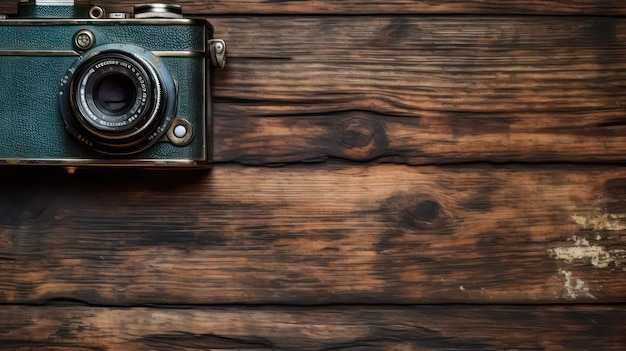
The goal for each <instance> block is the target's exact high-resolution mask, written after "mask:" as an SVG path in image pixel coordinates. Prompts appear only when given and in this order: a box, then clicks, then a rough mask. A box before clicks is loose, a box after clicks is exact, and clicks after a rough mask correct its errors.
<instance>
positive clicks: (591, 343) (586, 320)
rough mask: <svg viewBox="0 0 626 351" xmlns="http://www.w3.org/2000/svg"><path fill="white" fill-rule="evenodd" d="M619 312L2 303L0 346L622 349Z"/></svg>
mask: <svg viewBox="0 0 626 351" xmlns="http://www.w3.org/2000/svg"><path fill="white" fill-rule="evenodd" d="M624 318H626V312H625V310H624V308H623V306H575V307H574V306H571V307H567V308H563V307H512V306H482V307H470V306H465V307H462V306H461V307H459V306H438V307H435V306H419V307H409V306H407V307H365V308H355V307H345V306H335V307H333V308H277V307H272V308H254V307H246V308H234V307H230V308H227V307H224V308H193V309H155V308H131V309H116V308H93V307H73V306H64V307H26V306H11V307H8V308H5V309H2V310H0V335H3V336H5V337H4V340H3V341H2V342H0V349H5V350H6V349H10V350H39V349H45V350H49V349H50V347H53V348H55V349H69V348H71V349H72V350H74V349H78V350H167V351H172V350H175V351H182V350H231V349H237V350H340V351H347V350H350V351H352V350H388V351H392V350H394V351H398V350H406V351H408V350H450V351H452V350H467V351H469V350H474V351H477V350H480V351H489V350H494V351H495V350H498V351H502V350H528V351H530V350H544V351H551V350H554V351H556V350H567V351H572V350H623V346H624V345H625V343H626V325H625V324H624V323H623V320H624ZM33 321H37V323H33ZM43 345H46V347H48V348H44V347H43Z"/></svg>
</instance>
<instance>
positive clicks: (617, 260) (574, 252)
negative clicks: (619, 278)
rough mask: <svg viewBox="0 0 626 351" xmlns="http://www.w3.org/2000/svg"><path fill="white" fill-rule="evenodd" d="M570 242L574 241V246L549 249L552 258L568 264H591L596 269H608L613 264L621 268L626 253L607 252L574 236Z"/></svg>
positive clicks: (622, 251)
mask: <svg viewBox="0 0 626 351" xmlns="http://www.w3.org/2000/svg"><path fill="white" fill-rule="evenodd" d="M568 241H573V243H574V245H573V246H565V247H556V248H553V249H549V251H550V253H551V254H552V256H553V257H554V258H556V259H557V260H559V261H564V262H567V263H576V262H580V263H584V264H588V263H591V265H592V266H593V267H594V268H607V267H609V264H611V263H613V264H614V265H615V266H617V267H619V266H620V265H621V264H622V260H623V256H624V255H623V254H624V253H625V251H626V250H620V249H614V250H607V249H606V248H605V247H603V246H600V245H596V244H592V243H590V242H589V240H587V239H585V238H580V237H577V236H573V237H572V238H571V239H569V240H568Z"/></svg>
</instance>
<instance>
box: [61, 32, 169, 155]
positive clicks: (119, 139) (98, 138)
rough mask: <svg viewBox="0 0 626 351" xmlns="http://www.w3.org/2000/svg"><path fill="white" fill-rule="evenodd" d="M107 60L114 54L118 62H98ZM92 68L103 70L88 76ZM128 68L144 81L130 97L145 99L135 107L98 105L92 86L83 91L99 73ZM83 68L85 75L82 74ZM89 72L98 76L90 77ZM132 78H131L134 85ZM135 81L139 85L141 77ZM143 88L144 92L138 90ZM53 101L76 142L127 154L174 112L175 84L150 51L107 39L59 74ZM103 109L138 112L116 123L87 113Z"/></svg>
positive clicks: (146, 142)
mask: <svg viewBox="0 0 626 351" xmlns="http://www.w3.org/2000/svg"><path fill="white" fill-rule="evenodd" d="M107 60H109V61H111V60H117V61H119V63H120V64H114V65H111V64H103V62H106V61H107ZM122 62H123V64H122ZM99 64H100V65H101V66H100V67H97V68H96V67H95V66H96V65H99ZM102 66H114V67H118V69H117V70H113V73H111V72H106V69H102ZM119 67H125V69H119ZM133 68H134V69H135V72H133ZM139 68H141V70H142V72H141V73H137V72H139ZM96 71H99V72H105V73H102V74H100V75H99V76H98V75H96V76H94V73H95V72H96ZM89 72H91V73H89ZM129 72H132V73H133V74H139V77H143V82H144V84H145V85H146V89H147V90H144V88H141V89H139V90H137V91H138V93H137V95H136V96H135V97H134V98H136V99H142V100H143V99H145V104H144V102H143V101H142V104H140V105H141V109H140V111H139V110H137V107H138V105H137V104H136V103H134V104H132V106H131V105H129V106H126V107H124V108H111V109H107V108H103V106H102V104H100V106H99V105H98V102H97V96H96V97H94V95H93V93H94V91H93V90H92V91H91V93H92V95H91V96H88V95H87V94H86V90H88V89H93V88H94V87H95V86H97V84H99V82H101V81H102V79H107V74H114V75H121V76H125V77H128V74H130V73H129ZM88 74H91V76H89V77H87V75H88ZM90 77H93V78H98V79H95V80H91V79H90ZM135 77H137V76H135ZM129 79H130V78H129ZM137 81H139V79H138V80H137ZM137 81H134V83H133V86H134V87H135V88H136V85H135V83H137ZM87 83H89V87H88V85H87ZM138 85H139V86H141V83H138ZM144 91H148V92H150V93H149V94H145V96H144ZM95 93H96V94H97V92H95ZM133 101H135V100H133ZM135 102H136V101H135ZM59 107H60V110H61V115H62V116H63V120H64V122H65V126H66V129H67V131H68V132H69V133H70V134H71V135H73V136H74V137H75V139H76V140H77V141H78V142H79V143H81V144H84V145H86V146H87V147H88V148H90V149H92V150H94V151H98V152H100V153H104V154H109V155H130V154H135V153H138V152H140V151H143V150H145V149H147V148H149V147H150V146H152V145H154V144H155V143H156V142H158V141H159V140H160V139H161V138H163V136H164V135H165V134H166V133H167V131H168V130H169V126H170V124H171V123H172V120H173V119H174V116H175V115H176V87H175V83H174V80H173V78H172V76H171V75H170V73H169V72H168V71H167V69H166V68H165V67H164V66H163V64H162V62H161V61H160V59H159V58H158V57H156V56H155V55H154V54H152V53H150V52H149V51H147V50H145V49H143V48H140V47H137V46H134V45H129V44H108V45H103V46H100V47H96V48H94V49H92V50H91V51H88V52H86V53H84V54H83V55H82V56H80V57H79V58H78V59H77V60H76V61H75V62H74V64H73V65H72V66H71V67H70V68H69V69H68V71H67V73H66V75H65V76H64V77H63V78H62V79H61V86H60V90H59ZM105 107H106V106H105ZM109 107H111V106H109ZM103 110H104V112H107V111H108V112H117V113H119V114H120V116H121V115H124V114H126V113H128V112H133V113H139V114H140V116H138V117H137V118H134V119H133V120H132V121H130V123H127V124H124V125H123V126H121V127H120V126H115V125H112V126H107V125H103V124H98V122H97V120H98V117H97V116H96V118H95V119H94V118H93V116H89V112H90V111H91V113H93V112H94V111H96V113H101V112H103ZM94 115H95V114H94ZM120 116H118V117H120ZM100 117H102V116H100ZM108 117H111V116H108ZM120 118H122V119H123V118H124V117H120ZM105 124H106V123H105Z"/></svg>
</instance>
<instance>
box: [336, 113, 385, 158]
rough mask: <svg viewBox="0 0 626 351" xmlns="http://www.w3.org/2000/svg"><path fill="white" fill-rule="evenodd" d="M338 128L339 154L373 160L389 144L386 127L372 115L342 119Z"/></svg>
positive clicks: (345, 156)
mask: <svg viewBox="0 0 626 351" xmlns="http://www.w3.org/2000/svg"><path fill="white" fill-rule="evenodd" d="M336 129H337V144H338V145H337V146H338V147H339V148H340V150H339V151H340V152H339V153H338V154H339V155H341V156H342V157H344V158H347V159H350V160H355V161H369V160H372V159H374V158H376V157H379V156H380V155H382V154H383V153H384V152H385V150H386V149H387V146H388V145H389V141H388V140H387V133H386V132H385V128H384V127H383V125H382V124H381V123H380V122H378V121H376V120H374V119H372V117H367V116H358V117H354V116H353V117H349V118H346V119H343V120H341V121H340V122H339V123H338V124H337V126H336Z"/></svg>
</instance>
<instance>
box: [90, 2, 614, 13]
mask: <svg viewBox="0 0 626 351" xmlns="http://www.w3.org/2000/svg"><path fill="white" fill-rule="evenodd" d="M137 2H139V1H137ZM137 2H132V1H130V2H129V1H127V0H109V1H92V3H95V4H101V5H102V6H105V8H110V9H111V11H131V10H132V4H134V3H137ZM176 3H179V4H182V5H183V9H184V10H185V12H186V13H195V14H240V15H249V14H292V15H305V14H324V15H328V14H332V15H337V14H341V15H381V14H398V15H405V14H422V13H434V14H499V15H505V14H531V15H550V14H567V15H571V14H585V15H592V14H595V15H610V16H612V15H624V14H626V6H624V3H623V2H622V1H620V0H577V1H568V0H517V1H514V2H511V1H508V0H472V1H467V0H455V1H444V0H435V1H404V0H387V1H379V2H376V1H362V0H342V1H332V0H314V1H312V0H309V1H302V0H286V1H262V0H234V1H233V0H212V1H201V0H177V1H176Z"/></svg>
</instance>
